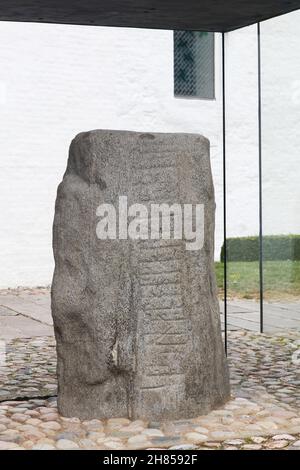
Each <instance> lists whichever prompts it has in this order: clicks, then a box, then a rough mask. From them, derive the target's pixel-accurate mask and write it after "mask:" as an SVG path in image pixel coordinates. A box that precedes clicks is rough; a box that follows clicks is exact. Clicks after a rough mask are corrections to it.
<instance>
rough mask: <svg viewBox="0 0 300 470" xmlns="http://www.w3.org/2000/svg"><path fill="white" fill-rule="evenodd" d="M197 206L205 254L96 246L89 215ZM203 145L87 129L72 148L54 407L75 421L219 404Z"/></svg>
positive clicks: (61, 200)
mask: <svg viewBox="0 0 300 470" xmlns="http://www.w3.org/2000/svg"><path fill="white" fill-rule="evenodd" d="M119 196H127V197H128V205H131V204H134V203H142V204H145V205H149V204H150V203H159V204H160V203H168V204H174V203H179V204H183V203H189V204H204V207H205V216H204V227H205V239H204V246H203V249H201V250H199V251H188V250H186V249H185V241H184V240H152V241H149V240H144V241H141V240H135V241H132V240H131V241H129V240H99V239H98V238H97V236H96V225H97V223H98V221H99V218H97V217H96V209H97V207H98V206H99V204H101V203H112V204H113V205H114V206H115V207H118V203H119ZM214 212H215V201H214V190H213V183H212V178H211V169H210V159H209V143H208V141H207V140H206V139H205V138H203V137H201V136H198V135H189V134H139V133H133V132H119V131H92V132H87V133H82V134H79V135H78V136H77V137H76V138H75V139H74V140H73V142H72V144H71V147H70V154H69V161H68V166H67V170H66V173H65V175H64V179H63V182H62V183H61V184H60V186H59V189H58V195H57V201H56V212H55V220H54V241H53V247H54V255H55V273H54V279H53V286H52V313H53V319H54V326H55V334H56V340H57V351H58V384H59V389H58V407H59V411H60V413H61V414H62V415H64V416H77V417H79V418H82V419H91V418H110V417H130V418H133V419H135V418H151V419H152V420H156V419H160V420H161V419H172V418H175V417H176V418H177V419H178V418H181V417H185V418H188V417H193V416H197V415H199V414H203V413H207V412H208V411H209V410H210V409H212V408H214V407H217V406H220V405H222V404H223V403H224V402H226V401H227V400H228V398H229V378H228V370H227V364H226V359H225V356H224V347H223V344H222V339H221V332H220V321H219V307H218V302H217V295H216V287H215V277H214V274H213V253H214Z"/></svg>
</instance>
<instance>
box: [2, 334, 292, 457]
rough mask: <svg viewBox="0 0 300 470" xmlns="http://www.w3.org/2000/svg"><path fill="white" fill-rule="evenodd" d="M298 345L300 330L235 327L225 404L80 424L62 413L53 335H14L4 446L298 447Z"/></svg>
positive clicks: (5, 370)
mask: <svg viewBox="0 0 300 470" xmlns="http://www.w3.org/2000/svg"><path fill="white" fill-rule="evenodd" d="M299 349H300V333H299V332H289V333H284V334H283V335H275V336H266V335H259V334H254V333H246V332H231V333H230V334H229V362H230V368H231V383H232V400H231V401H230V402H228V403H227V404H226V406H224V407H223V408H221V409H219V410H216V411H213V412H211V413H210V414H209V415H207V416H200V417H198V418H196V419H191V420H180V421H175V422H165V423H158V422H144V421H141V420H137V421H130V420H128V419H123V418H115V419H110V420H92V421H80V420H79V419H77V418H63V417H61V416H59V415H58V412H57V406H56V398H55V396H53V395H55V394H56V378H55V362H56V358H55V345H54V340H53V339H52V338H35V339H32V340H31V339H25V340H24V339H17V340H12V341H10V342H8V343H7V360H6V364H4V365H3V366H2V367H0V390H1V396H0V400H1V403H0V449H16V450H17V449H49V450H50V449H53V450H54V449H120V450H121V449H150V448H151V449H153V448H154V449H228V450H236V449H244V450H260V449H274V450H275V449H293V450H300V406H299V405H300V393H299V390H300V387H299V385H300V368H299V364H297V362H299V361H297V358H298V357H299V356H300V354H299V355H298V353H297V351H298V350H299ZM51 395H52V396H51ZM49 396H50V397H49ZM33 397H35V398H33ZM36 397H38V398H36ZM41 397H42V398H41ZM46 397H47V398H46ZM16 398H18V400H16Z"/></svg>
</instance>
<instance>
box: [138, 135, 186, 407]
mask: <svg viewBox="0 0 300 470" xmlns="http://www.w3.org/2000/svg"><path fill="white" fill-rule="evenodd" d="M145 147H146V145H145V146H144V149H143V150H144V152H143V155H142V156H139V157H136V159H135V161H134V165H133V167H132V174H133V187H134V190H135V195H136V198H137V200H138V201H141V202H143V204H149V205H150V204H151V203H157V204H162V203H168V204H174V203H180V195H179V188H178V174H177V171H178V170H177V166H176V158H175V156H174V152H171V151H169V150H168V149H167V148H166V149H162V148H160V149H159V152H153V144H151V150H152V152H150V151H147V147H146V148H145ZM137 158H138V161H137ZM183 257H184V243H183V242H182V241H181V240H174V239H172V238H171V239H170V240H144V241H143V240H140V241H139V242H138V243H137V244H136V245H135V248H134V258H135V261H136V263H137V270H136V271H137V280H136V281H137V284H138V291H139V296H140V303H139V306H138V326H137V330H138V332H139V335H138V347H137V351H138V353H137V354H138V360H137V380H138V383H139V386H138V389H139V392H138V393H139V394H140V397H139V399H138V404H137V406H139V403H141V404H145V403H147V404H148V406H155V403H160V406H164V407H165V408H168V409H170V407H171V408H174V409H176V408H177V409H178V406H179V405H180V403H179V402H180V401H182V396H183V395H184V393H185V374H184V364H185V361H184V358H185V354H186V352H187V350H189V349H190V346H189V345H188V343H189V342H191V338H190V334H189V330H190V321H189V319H188V318H186V315H185V311H184V306H183V296H182V283H181V279H182V273H181V264H182V262H183V259H184V258H183ZM142 406H143V405H142Z"/></svg>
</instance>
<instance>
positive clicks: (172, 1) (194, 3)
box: [0, 0, 300, 32]
mask: <svg viewBox="0 0 300 470" xmlns="http://www.w3.org/2000/svg"><path fill="white" fill-rule="evenodd" d="M298 8H300V0H1V1H0V20H5V21H32V22H41V23H63V24H81V25H98V26H125V27H135V28H155V29H181V30H199V31H219V32H225V31H232V30H234V29H237V28H241V27H243V26H248V25H250V24H253V23H257V22H258V21H263V20H266V19H269V18H272V17H274V16H278V15H281V14H284V13H288V12H291V11H293V10H297V9H298Z"/></svg>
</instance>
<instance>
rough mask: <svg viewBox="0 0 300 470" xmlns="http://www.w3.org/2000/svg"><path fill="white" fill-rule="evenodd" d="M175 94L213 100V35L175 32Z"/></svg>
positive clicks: (196, 32)
mask: <svg viewBox="0 0 300 470" xmlns="http://www.w3.org/2000/svg"><path fill="white" fill-rule="evenodd" d="M174 94H175V96H195V97H198V98H203V99H213V98H214V97H215V83H214V33H205V32H200V31H174Z"/></svg>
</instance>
